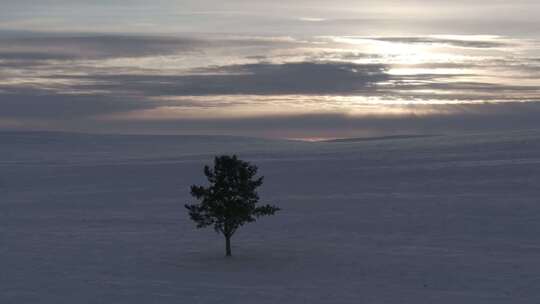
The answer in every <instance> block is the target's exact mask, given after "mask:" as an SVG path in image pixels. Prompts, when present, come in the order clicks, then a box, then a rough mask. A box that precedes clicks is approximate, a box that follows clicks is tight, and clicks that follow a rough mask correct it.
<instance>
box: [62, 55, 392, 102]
mask: <svg viewBox="0 0 540 304" xmlns="http://www.w3.org/2000/svg"><path fill="white" fill-rule="evenodd" d="M387 68H388V67H387V66H385V65H382V64H353V63H341V62H299V63H284V64H270V63H258V64H245V65H230V66H222V67H212V68H201V69H196V70H194V71H193V74H189V75H180V76H163V75H148V76H147V75H95V76H59V77H60V78H69V79H79V80H92V81H96V82H97V81H98V80H99V81H101V82H102V84H98V83H96V84H91V85H77V86H75V88H76V89H80V90H88V89H94V90H95V89H98V90H110V91H126V90H128V91H132V92H139V93H138V94H142V95H146V96H167V95H235V94H246V95H249V94H255V95H284V94H335V93H348V94H350V93H360V92H366V91H370V90H371V91H372V90H375V89H376V88H375V85H376V84H377V83H378V82H381V81H386V80H388V79H390V77H389V76H388V75H387V73H386V70H387Z"/></svg>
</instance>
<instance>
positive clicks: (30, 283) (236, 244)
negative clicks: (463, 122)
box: [0, 131, 540, 304]
mask: <svg viewBox="0 0 540 304" xmlns="http://www.w3.org/2000/svg"><path fill="white" fill-rule="evenodd" d="M226 153H228V154H230V153H236V154H238V155H239V156H240V157H241V158H243V159H246V160H249V161H251V162H253V163H254V164H256V165H258V166H259V169H260V173H261V174H262V175H264V176H265V177H266V179H265V184H264V185H263V187H262V190H261V193H260V194H261V197H262V202H268V203H274V204H276V205H278V206H280V207H281V208H282V209H283V210H282V211H281V212H280V213H278V214H277V215H276V216H273V217H267V218H263V219H261V220H260V221H258V222H257V223H255V224H251V225H248V226H245V227H243V228H242V229H241V230H239V232H237V234H236V235H235V236H234V237H233V243H232V244H233V257H232V258H225V257H224V241H223V238H222V237H221V236H220V235H217V234H215V232H213V230H211V229H207V230H197V229H195V227H194V224H193V223H192V222H190V221H189V219H188V217H187V214H186V210H185V209H184V207H183V205H184V204H185V203H188V202H193V200H192V199H191V198H190V196H189V186H190V185H191V184H194V183H204V178H203V174H202V166H203V165H204V164H208V163H211V161H212V158H213V156H214V155H218V154H226ZM0 211H1V213H0V268H1V269H0V303H2V304H10V303H16V304H19V303H47V304H48V303H54V304H58V303H130V304H132V303H474V304H480V303H489V304H494V303H540V132H539V131H524V132H513V133H498V134H497V133H492V134H471V135H459V136H458V135H455V136H433V137H424V138H396V139H386V140H375V141H359V142H354V141H345V142H326V143H325V142H318V143H309V142H298V141H284V140H265V139H251V138H240V137H220V136H143V135H131V136H127V135H125V136H120V135H85V134H69V133H45V132H1V133H0Z"/></svg>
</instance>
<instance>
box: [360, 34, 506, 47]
mask: <svg viewBox="0 0 540 304" xmlns="http://www.w3.org/2000/svg"><path fill="white" fill-rule="evenodd" d="M366 39H370V40H377V41H384V42H394V43H405V44H443V45H449V46H455V47H463V48H479V49H487V48H500V47H507V46H511V45H512V44H510V43H508V42H501V41H486V40H459V39H448V38H437V37H366Z"/></svg>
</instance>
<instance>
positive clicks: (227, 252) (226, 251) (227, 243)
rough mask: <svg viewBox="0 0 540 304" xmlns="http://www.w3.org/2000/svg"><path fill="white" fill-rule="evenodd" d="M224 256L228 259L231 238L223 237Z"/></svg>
mask: <svg viewBox="0 0 540 304" xmlns="http://www.w3.org/2000/svg"><path fill="white" fill-rule="evenodd" d="M225 255H226V256H228V257H230V256H231V255H232V253H231V237H230V236H225Z"/></svg>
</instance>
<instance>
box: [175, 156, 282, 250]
mask: <svg viewBox="0 0 540 304" xmlns="http://www.w3.org/2000/svg"><path fill="white" fill-rule="evenodd" d="M204 174H205V175H206V177H207V179H208V181H209V183H210V185H209V186H208V187H204V186H197V185H193V186H191V195H192V196H193V197H195V198H196V199H197V200H199V201H200V203H199V204H186V205H185V206H186V208H187V209H188V211H189V216H190V218H191V219H192V220H193V221H194V222H195V223H196V224H197V228H204V227H208V226H213V228H214V230H215V231H216V232H218V233H222V234H223V236H225V240H226V255H227V256H230V255H231V248H230V238H231V237H232V235H233V234H234V233H235V232H236V230H237V229H238V228H239V227H240V226H243V225H244V224H245V223H251V222H254V221H255V220H256V219H257V218H258V217H261V216H265V215H273V214H274V213H276V212H277V211H279V210H280V209H279V208H278V207H275V206H272V205H264V206H257V202H258V201H259V195H258V194H257V191H256V190H257V188H258V187H260V186H261V185H262V184H263V177H262V176H261V177H256V175H257V167H256V166H254V165H251V164H250V163H249V162H245V161H242V160H240V159H238V158H237V157H236V155H233V156H228V155H223V156H219V157H216V158H215V160H214V168H213V169H212V168H210V167H209V166H205V167H204Z"/></svg>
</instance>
